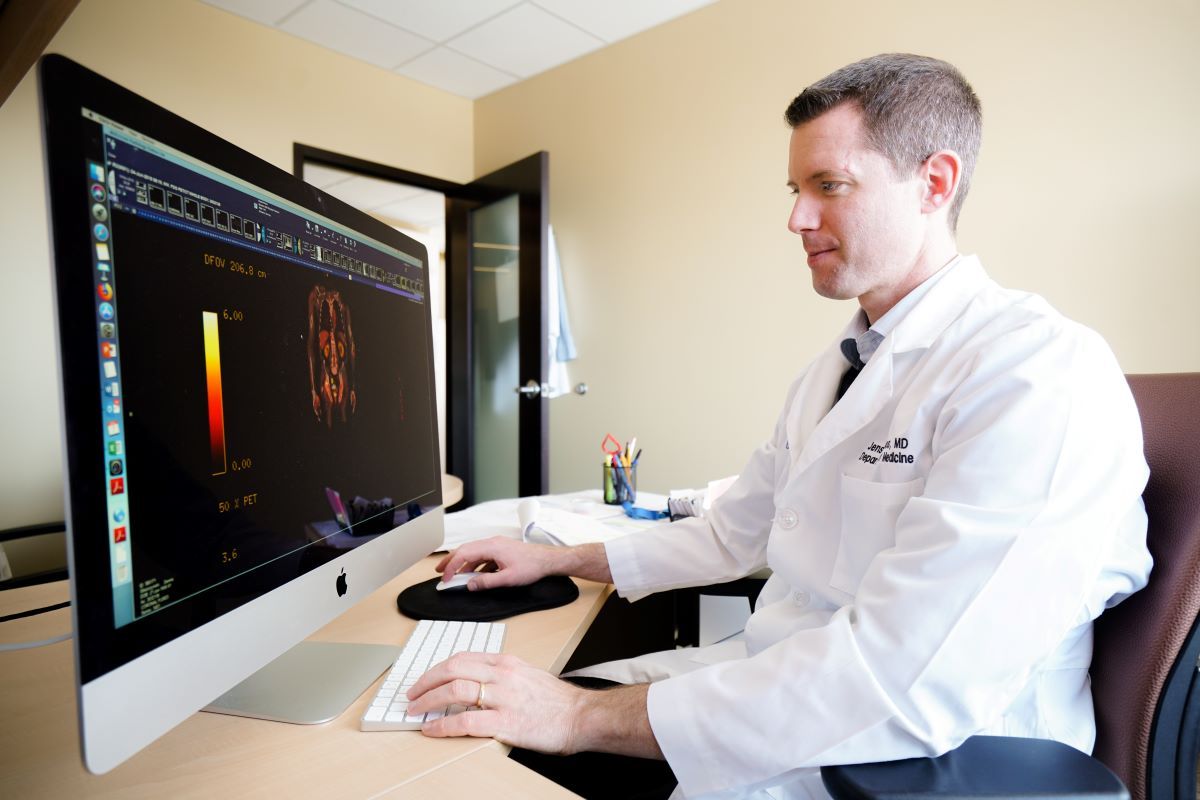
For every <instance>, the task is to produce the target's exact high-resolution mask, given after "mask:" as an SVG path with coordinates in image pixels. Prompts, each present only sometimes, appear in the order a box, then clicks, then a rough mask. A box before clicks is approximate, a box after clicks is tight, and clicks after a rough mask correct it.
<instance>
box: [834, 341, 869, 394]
mask: <svg viewBox="0 0 1200 800" xmlns="http://www.w3.org/2000/svg"><path fill="white" fill-rule="evenodd" d="M842 355H844V356H845V357H846V360H847V361H849V362H850V368H849V369H847V370H846V373H845V374H844V375H842V379H841V381H839V382H838V388H837V396H836V397H835V398H834V400H833V402H834V403H837V401H838V400H841V399H842V395H844V394H845V393H846V390H847V389H849V388H850V384H852V383H854V379H855V378H857V377H858V373H860V372H862V368H863V367H864V366H865V365H864V364H863V360H862V359H861V358H859V357H858V342H856V341H855V340H854V339H842Z"/></svg>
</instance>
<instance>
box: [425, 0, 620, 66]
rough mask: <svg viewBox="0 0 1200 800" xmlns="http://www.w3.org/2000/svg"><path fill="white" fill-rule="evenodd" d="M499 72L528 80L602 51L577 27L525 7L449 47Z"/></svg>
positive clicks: (495, 20)
mask: <svg viewBox="0 0 1200 800" xmlns="http://www.w3.org/2000/svg"><path fill="white" fill-rule="evenodd" d="M446 44H447V46H449V47H451V48H453V49H454V50H457V51H458V52H460V53H463V54H464V55H468V56H470V57H471V58H474V59H476V60H478V61H482V62H483V63H485V64H490V65H491V66H493V67H496V68H497V69H500V70H504V71H505V72H511V73H513V74H515V75H520V76H521V77H523V78H528V77H529V76H531V75H536V74H537V73H539V72H542V71H543V70H547V69H550V68H551V67H556V66H558V65H559V64H562V63H564V62H567V61H570V60H572V59H574V58H578V57H579V56H581V55H583V54H584V53H588V52H591V51H592V50H595V49H597V48H600V47H603V46H604V42H603V41H601V40H600V39H597V38H596V37H595V36H592V35H591V34H589V33H585V32H584V31H581V30H580V29H579V28H577V27H575V26H574V25H572V24H570V23H568V22H564V21H563V20H561V19H559V18H558V17H555V16H554V15H552V14H549V13H547V12H545V11H543V10H542V9H540V8H536V7H534V6H532V5H529V4H528V3H523V4H521V5H519V6H517V7H516V8H514V9H512V10H511V11H506V12H504V13H503V14H501V15H500V16H498V17H495V18H493V19H491V20H489V21H487V22H485V23H483V24H482V25H480V26H478V27H476V28H472V29H471V30H469V31H467V32H466V33H464V34H462V35H461V36H457V37H455V38H454V39H451V40H450V41H449V42H447V43H446Z"/></svg>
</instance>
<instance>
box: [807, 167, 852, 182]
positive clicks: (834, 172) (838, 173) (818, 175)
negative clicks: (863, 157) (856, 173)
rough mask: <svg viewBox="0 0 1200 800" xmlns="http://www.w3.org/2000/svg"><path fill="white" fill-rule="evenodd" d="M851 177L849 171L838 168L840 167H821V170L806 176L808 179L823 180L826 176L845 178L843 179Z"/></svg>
mask: <svg viewBox="0 0 1200 800" xmlns="http://www.w3.org/2000/svg"><path fill="white" fill-rule="evenodd" d="M852 177H853V176H852V175H851V174H850V173H849V172H846V171H844V170H840V169H823V170H821V171H820V172H814V173H813V174H812V175H810V176H809V178H808V179H809V180H810V181H823V180H826V179H827V178H845V179H849V178H852Z"/></svg>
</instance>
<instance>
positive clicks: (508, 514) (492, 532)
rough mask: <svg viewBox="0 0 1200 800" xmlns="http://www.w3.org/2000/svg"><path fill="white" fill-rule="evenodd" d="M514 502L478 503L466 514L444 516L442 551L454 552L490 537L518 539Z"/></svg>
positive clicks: (455, 513) (519, 532)
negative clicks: (444, 526) (444, 535)
mask: <svg viewBox="0 0 1200 800" xmlns="http://www.w3.org/2000/svg"><path fill="white" fill-rule="evenodd" d="M517 502H518V501H517V500H515V499H514V500H489V501H488V502H486V503H477V504H476V505H473V506H471V507H470V508H468V509H466V510H465V511H455V512H454V513H451V514H447V515H446V538H445V539H444V540H443V542H442V547H441V549H442V550H454V549H456V548H458V547H462V546H463V545H464V544H466V543H467V542H474V541H477V540H479V539H486V538H488V537H489V536H507V537H508V538H510V539H520V538H521V527H520V526H519V525H518V524H517Z"/></svg>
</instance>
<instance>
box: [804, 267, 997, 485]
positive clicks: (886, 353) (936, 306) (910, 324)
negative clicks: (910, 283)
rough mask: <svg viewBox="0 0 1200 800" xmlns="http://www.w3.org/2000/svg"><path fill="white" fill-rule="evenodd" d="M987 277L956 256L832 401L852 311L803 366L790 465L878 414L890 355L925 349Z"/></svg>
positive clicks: (889, 381)
mask: <svg viewBox="0 0 1200 800" xmlns="http://www.w3.org/2000/svg"><path fill="white" fill-rule="evenodd" d="M988 280H989V279H988V277H987V273H985V272H984V271H983V265H982V264H980V262H979V259H978V258H977V257H975V256H964V257H962V258H960V259H959V260H958V262H957V263H955V264H954V265H953V266H952V267H951V268H950V269H949V270H948V271H947V273H946V274H945V275H943V276H941V278H940V279H939V280H938V282H937V284H936V285H934V286H932V287H931V288H930V289H929V291H928V292H927V293H926V295H925V296H924V297H922V298H921V300H920V302H918V303H917V305H916V306H914V307H913V308H912V309H911V310H910V311H909V312H908V313H907V314H906V315H905V316H904V318H903V319H902V320H900V322H899V323H898V324H897V325H896V328H895V329H894V330H893V331H892V332H891V333H890V335H888V336H886V337H885V338H884V340H883V342H882V343H881V344H880V345H879V349H878V350H876V351H875V353H874V355H872V356H871V360H870V361H868V362H867V365H866V366H865V367H864V368H863V371H862V372H861V373H860V374H859V376H858V377H857V378H856V379H855V381H854V383H853V384H852V385H851V387H850V389H849V391H847V392H846V396H845V397H843V398H842V400H841V401H840V402H838V403H837V404H836V405H835V404H834V395H835V393H836V391H837V385H838V382H839V381H840V380H841V377H842V373H844V372H845V371H846V359H845V357H844V356H843V355H842V351H841V341H842V339H845V338H847V336H849V337H853V336H854V331H855V330H857V329H858V327H860V325H859V322H858V316H857V315H858V314H859V313H860V312H859V311H858V310H856V311H855V316H854V317H852V318H851V319H850V322H849V323H848V324H847V325H846V327H845V328H844V329H843V330H842V332H841V334H839V335H838V337H837V338H836V339H834V341H833V342H832V343H831V344H830V346H829V347H828V348H826V349H825V351H824V352H823V353H822V354H821V355H820V356H818V358H817V360H816V362H814V363H813V365H812V367H811V368H810V369H809V370H808V372H807V374H806V375H805V377H804V380H803V384H802V385H801V387H800V389H799V392H798V395H797V396H799V397H802V398H804V400H803V401H802V402H799V403H796V404H795V405H794V406H793V407H792V408H791V409H790V411H789V414H788V421H787V437H788V442H789V443H796V444H797V445H800V444H801V443H803V445H802V446H795V447H792V448H791V451H792V453H791V455H792V466H793V468H794V469H797V470H800V469H805V468H807V467H808V466H809V465H811V464H812V463H813V462H815V461H816V460H817V459H818V458H820V457H821V456H822V455H824V454H825V453H827V452H829V450H831V449H832V448H833V447H835V446H837V445H838V444H839V443H841V442H842V441H844V440H845V439H846V438H848V437H849V436H851V435H852V434H853V433H854V432H855V431H857V430H859V429H861V428H862V427H863V426H864V425H866V424H867V423H868V422H869V421H870V420H872V419H874V418H875V417H876V416H878V414H879V412H880V411H882V410H883V407H884V406H885V405H886V404H887V403H888V401H889V400H891V397H892V391H893V368H894V361H893V357H894V356H895V355H897V354H899V353H907V352H911V351H913V350H918V349H921V348H927V347H929V346H930V345H931V344H932V343H933V342H934V340H936V339H937V337H938V336H940V335H941V333H942V332H943V331H944V330H945V329H946V328H947V326H949V325H950V323H951V322H953V321H954V319H955V318H957V317H958V316H959V315H960V314H961V313H962V311H963V308H965V307H966V305H967V303H968V302H970V300H971V298H972V297H974V296H975V295H976V294H977V293H978V292H979V290H980V289H981V288H982V287H983V286H984V284H985V283H987V282H988ZM831 405H832V406H833V407H832V408H830V406H831Z"/></svg>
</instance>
